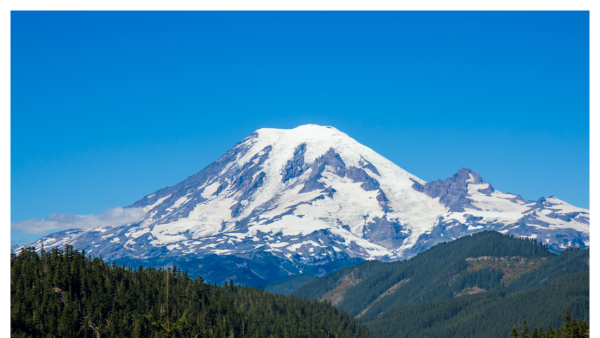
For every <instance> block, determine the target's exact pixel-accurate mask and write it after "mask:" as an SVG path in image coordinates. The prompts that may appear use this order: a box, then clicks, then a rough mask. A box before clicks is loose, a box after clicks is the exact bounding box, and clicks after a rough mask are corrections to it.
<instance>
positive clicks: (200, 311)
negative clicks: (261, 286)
mask: <svg viewBox="0 0 600 338" xmlns="http://www.w3.org/2000/svg"><path fill="white" fill-rule="evenodd" d="M167 278H168V281H169V294H168V310H167V287H166V285H167V284H166V283H167ZM150 313H152V314H154V315H155V316H156V317H157V318H158V319H159V320H160V321H161V322H162V323H164V324H165V325H167V323H169V325H171V326H172V325H173V323H175V322H176V321H177V319H179V318H181V317H182V315H184V313H186V319H185V320H184V321H183V324H182V325H181V329H180V330H178V331H176V333H175V335H174V336H175V337H195V336H196V335H198V337H257V338H258V337H260V338H263V337H373V336H372V334H371V333H369V332H368V330H367V329H366V328H365V327H364V326H362V325H360V324H358V323H357V322H356V320H355V319H354V318H352V317H351V316H349V315H348V314H346V313H345V312H344V311H342V310H338V309H336V308H335V307H333V306H331V305H329V304H327V303H322V302H317V301H307V300H303V299H300V298H296V297H288V296H282V295H272V294H269V293H267V292H265V291H262V290H257V289H253V288H248V287H241V286H234V285H232V284H229V285H224V286H216V285H210V284H205V283H204V282H203V281H202V279H200V278H198V279H195V280H193V279H191V278H189V276H188V275H187V273H185V272H182V271H180V270H177V269H175V268H173V269H169V270H163V269H154V268H145V269H143V268H141V267H140V268H139V269H131V268H125V267H120V266H116V265H115V264H114V263H112V264H109V263H106V262H104V261H103V260H102V259H101V258H90V257H86V256H85V254H84V253H82V252H80V251H77V250H73V248H72V247H70V246H67V247H65V249H64V250H60V249H56V248H54V249H52V251H50V252H42V253H41V255H38V254H37V253H36V252H35V251H34V250H33V248H27V249H25V250H23V251H22V252H21V253H20V254H19V255H18V256H16V255H14V254H12V255H11V335H12V337H54V336H56V337H155V336H156V337H158V336H159V335H158V332H159V331H158V330H157V328H156V327H155V326H153V325H151V323H150V321H149V319H148V318H147V317H146V316H147V315H149V314H150ZM167 313H168V314H169V316H167ZM160 336H162V335H160Z"/></svg>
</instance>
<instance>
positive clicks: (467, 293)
mask: <svg viewBox="0 0 600 338" xmlns="http://www.w3.org/2000/svg"><path fill="white" fill-rule="evenodd" d="M588 271H589V250H579V249H569V250H565V251H563V252H562V253H560V254H558V255H557V254H554V253H551V252H549V251H548V250H547V248H546V247H545V246H543V245H542V244H540V243H539V242H537V241H535V240H530V239H521V238H515V237H511V236H506V235H502V234H500V233H497V232H482V233H477V234H474V235H472V236H466V237H463V238H460V239H458V240H455V241H452V242H447V243H442V244H438V245H436V246H434V247H432V248H431V249H429V250H427V251H425V252H423V253H421V254H419V255H417V256H415V257H413V258H412V259H410V260H406V261H399V262H392V263H383V262H379V261H365V262H363V263H360V264H358V265H356V266H355V267H348V268H344V269H341V270H338V271H336V272H334V273H332V274H330V275H328V276H325V277H322V278H317V279H315V280H313V281H310V282H308V283H306V284H305V285H304V286H302V287H301V288H300V289H298V290H297V291H295V292H294V293H293V294H294V295H297V296H299V297H302V298H308V299H320V300H330V301H331V302H332V304H333V305H336V306H337V307H339V308H341V309H343V310H345V311H347V312H348V313H350V314H351V315H353V316H355V317H357V318H360V319H361V322H364V323H365V324H366V325H367V326H368V327H369V328H370V329H371V331H372V332H373V333H375V334H376V335H377V336H378V337H412V336H416V335H419V336H423V337H440V336H444V337H463V336H464V337H468V336H473V337H475V336H478V337H479V336H486V337H504V336H506V335H507V334H508V333H509V332H510V329H511V327H512V326H513V325H518V324H519V323H520V322H522V320H524V319H526V320H527V321H528V322H530V323H531V324H532V325H543V326H547V325H548V323H552V324H553V325H555V327H556V325H560V321H561V315H562V313H563V311H564V309H565V308H566V307H569V308H571V309H572V310H573V316H574V317H575V318H581V319H585V320H587V319H588V318H589V272H588ZM485 328H488V329H487V330H485Z"/></svg>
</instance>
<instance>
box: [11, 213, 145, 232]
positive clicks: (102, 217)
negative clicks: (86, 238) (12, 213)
mask: <svg viewBox="0 0 600 338" xmlns="http://www.w3.org/2000/svg"><path fill="white" fill-rule="evenodd" d="M144 215H146V213H145V212H144V211H143V210H142V208H122V207H116V208H112V209H108V210H104V211H102V212H101V213H99V214H97V215H74V214H73V213H71V214H62V213H53V214H52V215H50V216H48V217H46V218H42V219H39V218H32V219H27V220H24V221H21V222H12V223H11V228H12V229H14V230H19V231H21V232H25V233H30V234H40V233H44V232H47V231H49V230H65V229H89V228H99V227H103V226H118V225H124V224H131V223H137V222H139V221H141V220H142V219H143V218H144Z"/></svg>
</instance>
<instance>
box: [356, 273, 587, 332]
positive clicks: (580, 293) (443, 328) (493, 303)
mask: <svg viewBox="0 0 600 338" xmlns="http://www.w3.org/2000/svg"><path fill="white" fill-rule="evenodd" d="M588 283H589V272H578V273H574V274H567V275H563V276H560V277H559V278H557V279H555V280H554V281H552V282H551V283H549V284H548V285H544V286H540V287H537V288H534V289H531V290H527V291H521V292H517V293H508V292H507V291H506V290H497V291H492V292H482V293H478V294H473V295H468V296H462V297H456V298H450V299H445V300H441V301H437V302H430V303H419V304H414V305H407V306H402V307H398V308H395V309H391V310H389V311H386V312H384V313H382V314H381V315H380V316H377V317H372V318H367V319H364V320H362V321H361V322H363V323H364V324H366V325H367V327H368V328H369V329H370V330H371V331H372V332H373V333H374V334H375V335H376V336H377V337H379V338H408V337H422V338H436V337H489V338H493V337H498V338H500V337H506V338H508V337H509V335H510V331H511V328H512V327H516V326H519V325H521V324H522V323H523V320H526V321H527V324H528V325H529V328H531V330H532V329H533V328H535V327H538V328H539V327H542V328H544V330H546V328H547V327H548V324H551V325H552V327H554V328H557V327H559V326H560V325H561V323H562V322H563V318H562V315H563V313H564V310H565V308H570V309H571V313H572V316H573V318H578V319H583V320H585V321H588V322H589V285H588ZM561 337H563V336H561ZM564 337H567V336H564Z"/></svg>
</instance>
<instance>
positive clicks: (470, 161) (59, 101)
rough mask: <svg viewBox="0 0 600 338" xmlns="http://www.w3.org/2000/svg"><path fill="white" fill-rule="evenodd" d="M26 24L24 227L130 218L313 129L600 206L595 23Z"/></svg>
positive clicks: (95, 17)
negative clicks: (252, 147)
mask: <svg viewBox="0 0 600 338" xmlns="http://www.w3.org/2000/svg"><path fill="white" fill-rule="evenodd" d="M11 26H12V27H11V105H12V106H11V221H12V222H21V221H24V220H28V219H32V218H38V219H42V218H45V217H47V216H49V215H51V214H53V213H57V214H59V215H62V214H66V215H67V216H69V215H70V214H71V213H72V214H73V215H90V214H99V213H100V214H101V213H102V212H103V211H105V210H107V209H111V208H115V207H117V206H127V205H129V204H131V203H133V202H135V201H136V200H138V199H139V198H141V197H142V196H144V195H145V194H148V193H151V192H153V191H155V190H157V189H160V188H163V187H165V186H170V185H173V184H175V183H178V182H179V181H181V180H183V179H185V178H187V177H188V176H190V175H192V174H194V173H196V172H198V171H199V170H201V169H202V168H203V167H205V166H206V165H208V164H209V163H211V162H212V161H214V160H216V159H217V158H218V157H219V156H220V155H222V154H223V153H224V152H225V151H226V150H228V149H229V148H230V147H231V146H233V145H234V144H235V143H236V142H238V141H240V140H241V139H243V138H244V137H245V136H247V135H248V134H250V133H252V132H253V131H254V130H256V129H259V128H264V127H270V128H294V127H296V126H298V125H302V124H307V123H316V124H322V125H331V126H334V127H336V128H338V129H340V130H341V131H343V132H345V133H347V134H348V135H350V136H351V137H353V138H354V139H356V140H357V141H359V142H361V143H363V144H365V145H366V146H368V147H370V148H372V149H373V150H375V151H376V152H378V153H380V154H381V155H383V156H385V157H387V158H388V159H390V160H391V161H393V162H394V163H396V164H398V165H399V166H400V167H402V168H404V169H405V170H407V171H409V172H410V173H412V174H415V175H416V176H418V177H420V178H422V179H424V180H426V181H431V180H436V179H438V178H441V179H445V178H447V177H449V176H451V175H452V174H454V173H455V172H456V171H457V170H458V169H459V168H462V167H467V168H471V169H473V170H475V171H477V172H479V173H481V175H482V177H483V179H484V180H486V181H488V182H491V183H492V185H493V186H494V187H495V188H496V189H498V190H500V191H503V192H508V191H510V192H513V193H519V194H521V195H522V196H523V197H524V198H525V199H537V198H539V197H541V196H549V195H555V196H556V197H558V198H560V199H562V200H565V201H567V202H569V203H571V204H573V205H576V206H580V207H586V208H587V207H589V15H588V12H12V15H11ZM101 215H103V214H101ZM48 232H49V231H46V232H43V233H39V232H38V233H36V234H28V233H23V232H21V231H18V230H12V231H11V235H12V236H11V237H12V238H11V240H12V242H13V243H19V244H27V243H29V242H30V241H31V240H33V239H37V238H39V237H40V236H41V235H43V234H45V233H48Z"/></svg>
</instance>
